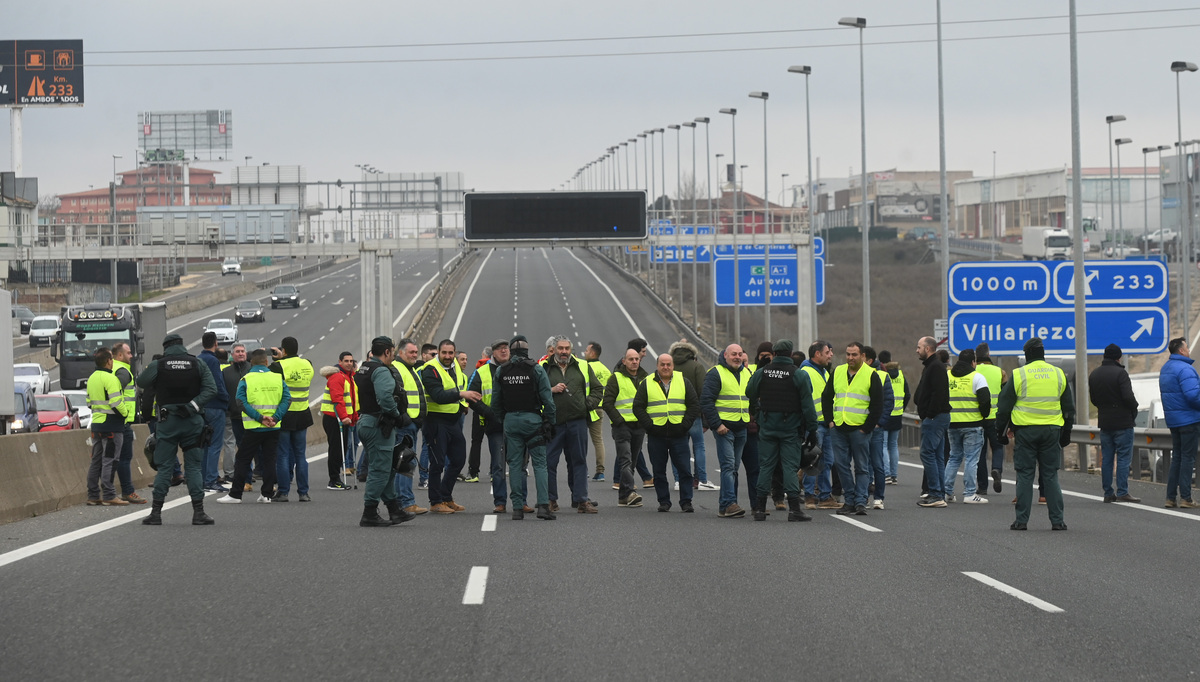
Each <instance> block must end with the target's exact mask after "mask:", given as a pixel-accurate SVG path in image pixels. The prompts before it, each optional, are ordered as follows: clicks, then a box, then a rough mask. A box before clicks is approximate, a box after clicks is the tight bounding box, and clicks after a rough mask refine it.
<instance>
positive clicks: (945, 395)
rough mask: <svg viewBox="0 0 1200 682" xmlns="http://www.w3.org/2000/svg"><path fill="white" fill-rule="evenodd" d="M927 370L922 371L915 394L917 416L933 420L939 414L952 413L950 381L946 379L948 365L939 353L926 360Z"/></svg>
mask: <svg viewBox="0 0 1200 682" xmlns="http://www.w3.org/2000/svg"><path fill="white" fill-rule="evenodd" d="M924 362H925V369H924V370H922V371H921V383H919V384H917V390H916V392H915V393H914V394H913V402H914V403H916V406H917V416H918V417H920V418H921V419H932V418H934V417H936V416H938V415H939V414H949V413H950V381H949V379H948V378H947V377H946V365H945V363H943V362H942V361H941V360H939V359H938V356H937V353H934V354H933V355H930V356H929V357H927V358H925V361H924Z"/></svg>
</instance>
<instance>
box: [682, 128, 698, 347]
mask: <svg viewBox="0 0 1200 682" xmlns="http://www.w3.org/2000/svg"><path fill="white" fill-rule="evenodd" d="M680 125H682V126H683V127H684V128H691V129H692V191H691V192H690V194H691V195H692V196H691V200H692V329H694V330H696V332H697V333H699V331H700V319H699V317H697V315H699V310H700V303H699V301H698V299H697V294H699V291H698V288H697V286H696V275H697V274H699V272H700V268H699V266H698V264H697V263H696V252H697V251H699V250H700V227H699V222H698V221H697V220H696V189H697V187H698V185H697V184H696V122H695V121H684V122H683V123H682V124H680ZM679 267H680V268H682V267H683V265H682V264H681V265H680V266H679Z"/></svg>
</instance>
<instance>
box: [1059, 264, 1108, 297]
mask: <svg viewBox="0 0 1200 682" xmlns="http://www.w3.org/2000/svg"><path fill="white" fill-rule="evenodd" d="M1084 275H1085V276H1084V278H1083V289H1084V292H1085V293H1084V295H1085V296H1091V295H1092V280H1094V279H1096V278H1097V277H1099V276H1100V271H1099V270H1084ZM1074 295H1075V279H1074V278H1072V279H1071V284H1070V286H1068V287H1067V296H1074Z"/></svg>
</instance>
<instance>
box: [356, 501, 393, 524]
mask: <svg viewBox="0 0 1200 682" xmlns="http://www.w3.org/2000/svg"><path fill="white" fill-rule="evenodd" d="M358 525H360V526H363V527H364V528H367V527H371V526H390V525H392V522H391V520H390V519H385V518H383V517H382V516H380V515H379V503H378V502H375V503H373V504H370V503H368V504H366V505H363V515H362V518H361V519H359V520H358Z"/></svg>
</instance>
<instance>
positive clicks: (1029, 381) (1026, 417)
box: [1012, 360, 1067, 426]
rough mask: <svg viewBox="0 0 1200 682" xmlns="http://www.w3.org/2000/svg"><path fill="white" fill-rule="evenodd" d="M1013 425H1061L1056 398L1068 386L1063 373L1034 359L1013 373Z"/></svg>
mask: <svg viewBox="0 0 1200 682" xmlns="http://www.w3.org/2000/svg"><path fill="white" fill-rule="evenodd" d="M1012 380H1013V390H1014V391H1016V394H1017V404H1016V405H1015V406H1013V411H1012V423H1013V424H1015V425H1016V426H1062V425H1063V415H1062V409H1061V407H1060V403H1059V399H1060V398H1061V396H1062V392H1063V388H1064V387H1065V386H1066V385H1067V377H1066V375H1065V374H1063V371H1062V370H1061V369H1059V368H1057V367H1055V366H1054V365H1051V364H1050V363H1048V362H1046V361H1045V360H1035V361H1033V362H1031V363H1029V364H1028V365H1025V366H1024V367H1021V368H1020V369H1017V370H1016V371H1014V372H1013V379H1012Z"/></svg>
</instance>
